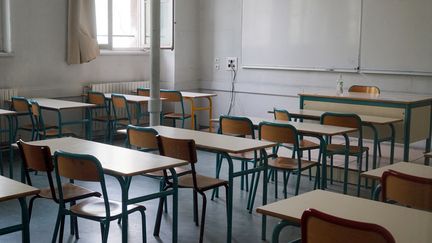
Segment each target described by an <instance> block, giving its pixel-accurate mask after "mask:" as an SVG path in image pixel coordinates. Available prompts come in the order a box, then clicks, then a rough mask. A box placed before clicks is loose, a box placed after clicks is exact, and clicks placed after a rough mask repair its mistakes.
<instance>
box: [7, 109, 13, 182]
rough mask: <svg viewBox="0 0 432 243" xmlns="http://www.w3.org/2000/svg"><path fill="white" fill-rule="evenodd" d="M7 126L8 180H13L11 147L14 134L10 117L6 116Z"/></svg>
mask: <svg viewBox="0 0 432 243" xmlns="http://www.w3.org/2000/svg"><path fill="white" fill-rule="evenodd" d="M7 120H8V126H9V178H11V179H13V165H12V164H13V160H14V151H13V147H12V143H13V142H14V141H13V139H14V132H13V122H12V117H11V116H7Z"/></svg>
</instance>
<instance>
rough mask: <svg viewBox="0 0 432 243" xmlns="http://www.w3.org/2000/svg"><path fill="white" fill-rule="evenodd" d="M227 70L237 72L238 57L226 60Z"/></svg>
mask: <svg viewBox="0 0 432 243" xmlns="http://www.w3.org/2000/svg"><path fill="white" fill-rule="evenodd" d="M225 70H227V71H232V70H237V57H227V58H226V64H225Z"/></svg>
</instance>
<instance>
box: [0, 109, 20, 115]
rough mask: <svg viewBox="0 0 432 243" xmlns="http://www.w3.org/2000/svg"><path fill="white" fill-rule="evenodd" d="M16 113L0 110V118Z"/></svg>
mask: <svg viewBox="0 0 432 243" xmlns="http://www.w3.org/2000/svg"><path fill="white" fill-rule="evenodd" d="M15 114H17V112H16V111H11V110H4V109H0V116H7V115H15Z"/></svg>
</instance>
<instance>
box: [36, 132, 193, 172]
mask: <svg viewBox="0 0 432 243" xmlns="http://www.w3.org/2000/svg"><path fill="white" fill-rule="evenodd" d="M30 144H34V145H46V146H49V147H50V149H51V153H54V152H55V151H56V150H63V151H66V152H70V153H79V154H90V155H93V156H95V157H96V158H97V159H98V160H99V161H100V162H101V164H102V167H103V168H104V170H105V171H106V173H109V174H114V175H122V176H133V175H138V174H142V173H148V172H154V171H159V170H163V169H168V168H172V167H177V166H182V165H187V164H188V162H186V161H183V160H178V159H173V158H169V157H164V156H160V155H157V154H151V153H145V152H141V151H137V150H133V149H128V148H123V147H118V146H113V145H108V144H104V143H97V142H93V141H88V140H83V139H78V138H72V137H63V138H55V139H47V140H41V141H33V142H30Z"/></svg>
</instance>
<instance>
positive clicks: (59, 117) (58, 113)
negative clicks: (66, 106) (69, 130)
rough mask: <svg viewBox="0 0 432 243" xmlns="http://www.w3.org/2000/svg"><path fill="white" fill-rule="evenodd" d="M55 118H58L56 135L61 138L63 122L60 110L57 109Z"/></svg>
mask: <svg viewBox="0 0 432 243" xmlns="http://www.w3.org/2000/svg"><path fill="white" fill-rule="evenodd" d="M57 120H58V137H59V138H61V137H62V135H63V132H62V125H63V122H62V117H61V112H60V110H57Z"/></svg>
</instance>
